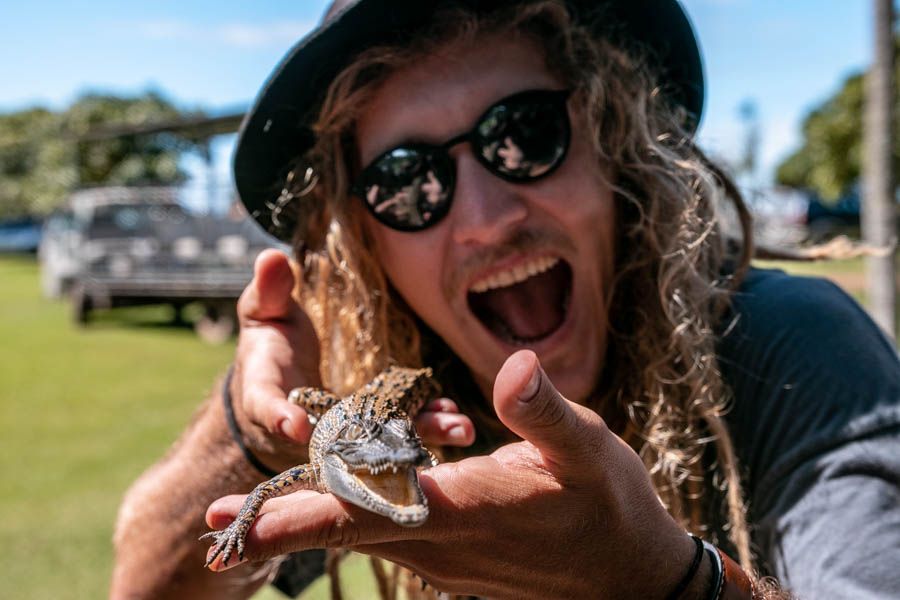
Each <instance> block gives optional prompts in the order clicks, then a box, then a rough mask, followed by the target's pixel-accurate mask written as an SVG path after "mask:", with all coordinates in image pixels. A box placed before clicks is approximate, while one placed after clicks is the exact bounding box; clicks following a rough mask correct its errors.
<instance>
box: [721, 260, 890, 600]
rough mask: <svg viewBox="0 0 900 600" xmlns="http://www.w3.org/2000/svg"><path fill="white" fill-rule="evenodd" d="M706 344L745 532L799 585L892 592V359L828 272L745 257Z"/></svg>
mask: <svg viewBox="0 0 900 600" xmlns="http://www.w3.org/2000/svg"><path fill="white" fill-rule="evenodd" d="M733 309H734V312H735V314H736V315H737V321H736V322H735V323H734V325H733V328H732V329H731V330H730V331H728V333H727V334H726V335H725V336H724V337H723V339H722V340H721V343H720V345H719V360H720V368H721V371H722V374H723V376H724V378H725V380H726V381H727V382H728V384H729V386H730V387H731V389H732V392H733V394H734V404H733V408H732V410H731V412H730V413H729V414H728V415H727V417H726V420H727V421H728V423H729V426H730V429H731V432H732V435H733V437H734V442H735V445H736V451H737V454H738V457H739V459H740V461H741V470H742V473H743V475H744V485H745V493H746V495H747V497H748V500H749V506H750V515H749V517H750V521H751V523H752V524H753V528H754V529H753V541H754V543H755V544H756V550H757V552H758V555H759V558H760V559H761V562H762V564H763V567H764V568H766V569H767V570H768V571H769V572H770V573H771V574H772V575H774V576H776V577H777V578H778V579H779V581H780V582H781V583H782V585H784V586H785V587H789V588H791V589H792V590H793V591H794V592H795V593H796V594H797V596H798V597H799V598H801V599H807V598H809V599H818V598H847V599H851V598H852V599H853V600H865V599H870V598H872V599H874V598H879V599H886V598H895V599H896V598H900V362H898V358H897V353H896V350H895V349H894V347H893V345H892V344H891V342H890V341H889V340H888V339H887V338H886V337H885V336H884V335H883V334H882V332H881V331H880V330H879V329H878V328H877V326H876V325H875V324H874V323H873V322H872V321H871V319H870V318H869V317H868V315H866V313H865V312H864V311H863V310H862V309H861V308H860V307H859V306H858V305H857V304H856V303H855V302H854V301H853V300H852V299H851V298H849V297H848V296H847V295H846V294H845V293H844V292H843V291H841V290H840V289H839V288H838V287H837V286H835V285H834V284H832V283H830V282H827V281H824V280H820V279H811V278H800V277H792V276H789V275H785V274H784V273H782V272H780V271H764V270H752V271H751V272H750V274H749V276H748V278H747V280H746V281H745V283H744V285H743V286H742V288H741V291H740V293H739V294H738V295H736V297H735V299H734V303H733Z"/></svg>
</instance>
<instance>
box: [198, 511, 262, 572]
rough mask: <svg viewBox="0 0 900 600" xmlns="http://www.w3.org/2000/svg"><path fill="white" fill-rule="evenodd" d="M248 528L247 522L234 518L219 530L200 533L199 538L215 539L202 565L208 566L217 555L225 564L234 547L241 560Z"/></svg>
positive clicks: (225, 564) (224, 564)
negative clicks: (229, 523)
mask: <svg viewBox="0 0 900 600" xmlns="http://www.w3.org/2000/svg"><path fill="white" fill-rule="evenodd" d="M249 529H250V527H249V525H248V524H246V523H244V522H242V521H239V520H235V521H233V522H232V523H231V525H229V526H228V527H226V528H225V529H222V530H221V531H210V532H209V533H205V534H203V535H201V536H200V539H201V540H205V539H208V538H212V539H214V540H215V546H213V548H212V551H211V552H209V553H208V554H207V556H206V564H205V565H203V566H204V567H209V565H211V564H212V563H213V561H215V560H216V557H217V556H219V555H221V556H222V565H223V566H227V565H228V561H229V560H230V559H231V555H232V554H233V553H234V551H235V549H237V554H238V558H239V559H240V560H243V559H244V544H245V542H246V540H247V532H248V531H249Z"/></svg>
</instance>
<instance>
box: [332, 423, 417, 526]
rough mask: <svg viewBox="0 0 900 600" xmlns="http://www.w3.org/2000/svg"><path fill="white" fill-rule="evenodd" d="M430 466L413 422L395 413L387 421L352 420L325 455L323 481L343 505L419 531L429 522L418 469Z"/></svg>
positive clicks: (339, 433) (344, 426) (333, 441)
mask: <svg viewBox="0 0 900 600" xmlns="http://www.w3.org/2000/svg"><path fill="white" fill-rule="evenodd" d="M431 464H432V462H431V455H430V454H429V453H428V451H427V450H425V448H424V447H423V446H422V440H421V439H420V438H419V436H418V434H417V433H416V430H415V427H414V426H413V424H412V422H411V421H410V420H409V418H407V416H406V415H405V414H404V413H402V411H399V410H395V411H394V412H393V414H391V415H390V416H389V417H388V418H372V417H370V418H366V417H365V416H352V417H350V418H348V419H347V420H346V421H345V422H344V423H343V424H342V426H341V428H340V431H339V432H338V433H337V435H336V436H335V438H334V439H333V440H332V442H331V443H330V444H329V445H328V447H327V449H326V450H325V452H324V453H323V455H322V463H321V468H320V476H321V477H322V478H323V480H324V483H325V485H326V486H327V487H328V489H329V490H330V491H331V492H332V493H333V494H335V495H336V496H338V497H340V498H342V499H343V500H346V501H347V502H350V503H352V504H355V505H357V506H360V507H362V508H365V509H366V510H369V511H372V512H374V513H376V514H379V515H382V516H385V517H388V518H389V519H391V520H392V521H394V522H395V523H397V524H399V525H404V526H406V527H416V526H418V525H421V524H422V523H424V522H425V520H426V519H427V518H428V502H427V500H426V498H425V494H424V493H422V488H421V487H419V478H418V474H417V472H416V468H417V467H428V466H431Z"/></svg>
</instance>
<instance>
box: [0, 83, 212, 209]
mask: <svg viewBox="0 0 900 600" xmlns="http://www.w3.org/2000/svg"><path fill="white" fill-rule="evenodd" d="M201 114H202V113H200V112H197V111H194V112H187V111H182V110H180V109H178V108H177V107H176V106H175V105H174V104H172V103H171V102H169V101H168V100H166V99H165V98H163V97H162V96H161V95H160V94H158V93H156V92H146V93H144V94H142V95H140V96H135V97H127V98H126V97H118V96H113V95H109V94H93V93H92V94H85V95H83V96H81V97H80V98H79V99H78V100H77V101H76V102H75V103H73V104H72V105H71V106H70V107H68V108H67V109H65V110H63V111H59V112H53V111H50V110H47V109H44V108H29V109H25V110H21V111H17V112H13V113H8V114H4V115H0V219H2V218H9V217H18V216H24V215H36V216H40V215H45V214H47V213H49V212H50V211H52V210H53V209H54V208H55V207H57V206H59V204H60V203H62V202H63V200H64V199H65V197H66V195H67V194H68V193H69V192H70V191H71V190H73V189H74V188H76V187H79V186H89V185H97V184H104V185H129V184H137V183H145V184H149V183H158V184H171V183H178V182H180V181H182V180H183V179H184V178H185V174H184V173H183V172H182V170H181V169H180V168H179V166H178V165H179V159H180V157H181V155H182V153H184V152H186V151H205V146H204V144H203V142H200V141H197V140H192V139H190V138H187V137H184V136H180V135H173V134H171V133H169V134H166V133H162V134H154V135H126V136H121V137H115V138H110V139H100V140H95V141H90V142H87V141H81V139H82V138H84V137H85V136H87V135H89V134H91V132H96V131H99V130H103V129H108V128H110V127H122V126H129V127H139V126H142V125H148V124H151V123H159V122H162V121H172V120H176V119H180V118H185V117H188V116H200V115H201Z"/></svg>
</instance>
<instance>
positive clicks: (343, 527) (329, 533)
mask: <svg viewBox="0 0 900 600" xmlns="http://www.w3.org/2000/svg"><path fill="white" fill-rule="evenodd" d="M319 536H320V538H319V540H318V547H320V548H339V547H342V546H358V545H359V540H360V531H359V527H358V526H357V524H356V523H355V522H353V520H352V519H351V518H350V517H349V516H346V515H345V516H340V517H338V518H337V519H334V520H333V521H331V522H329V523H328V525H327V526H326V527H325V528H324V529H322V530H321V531H320V532H319Z"/></svg>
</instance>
